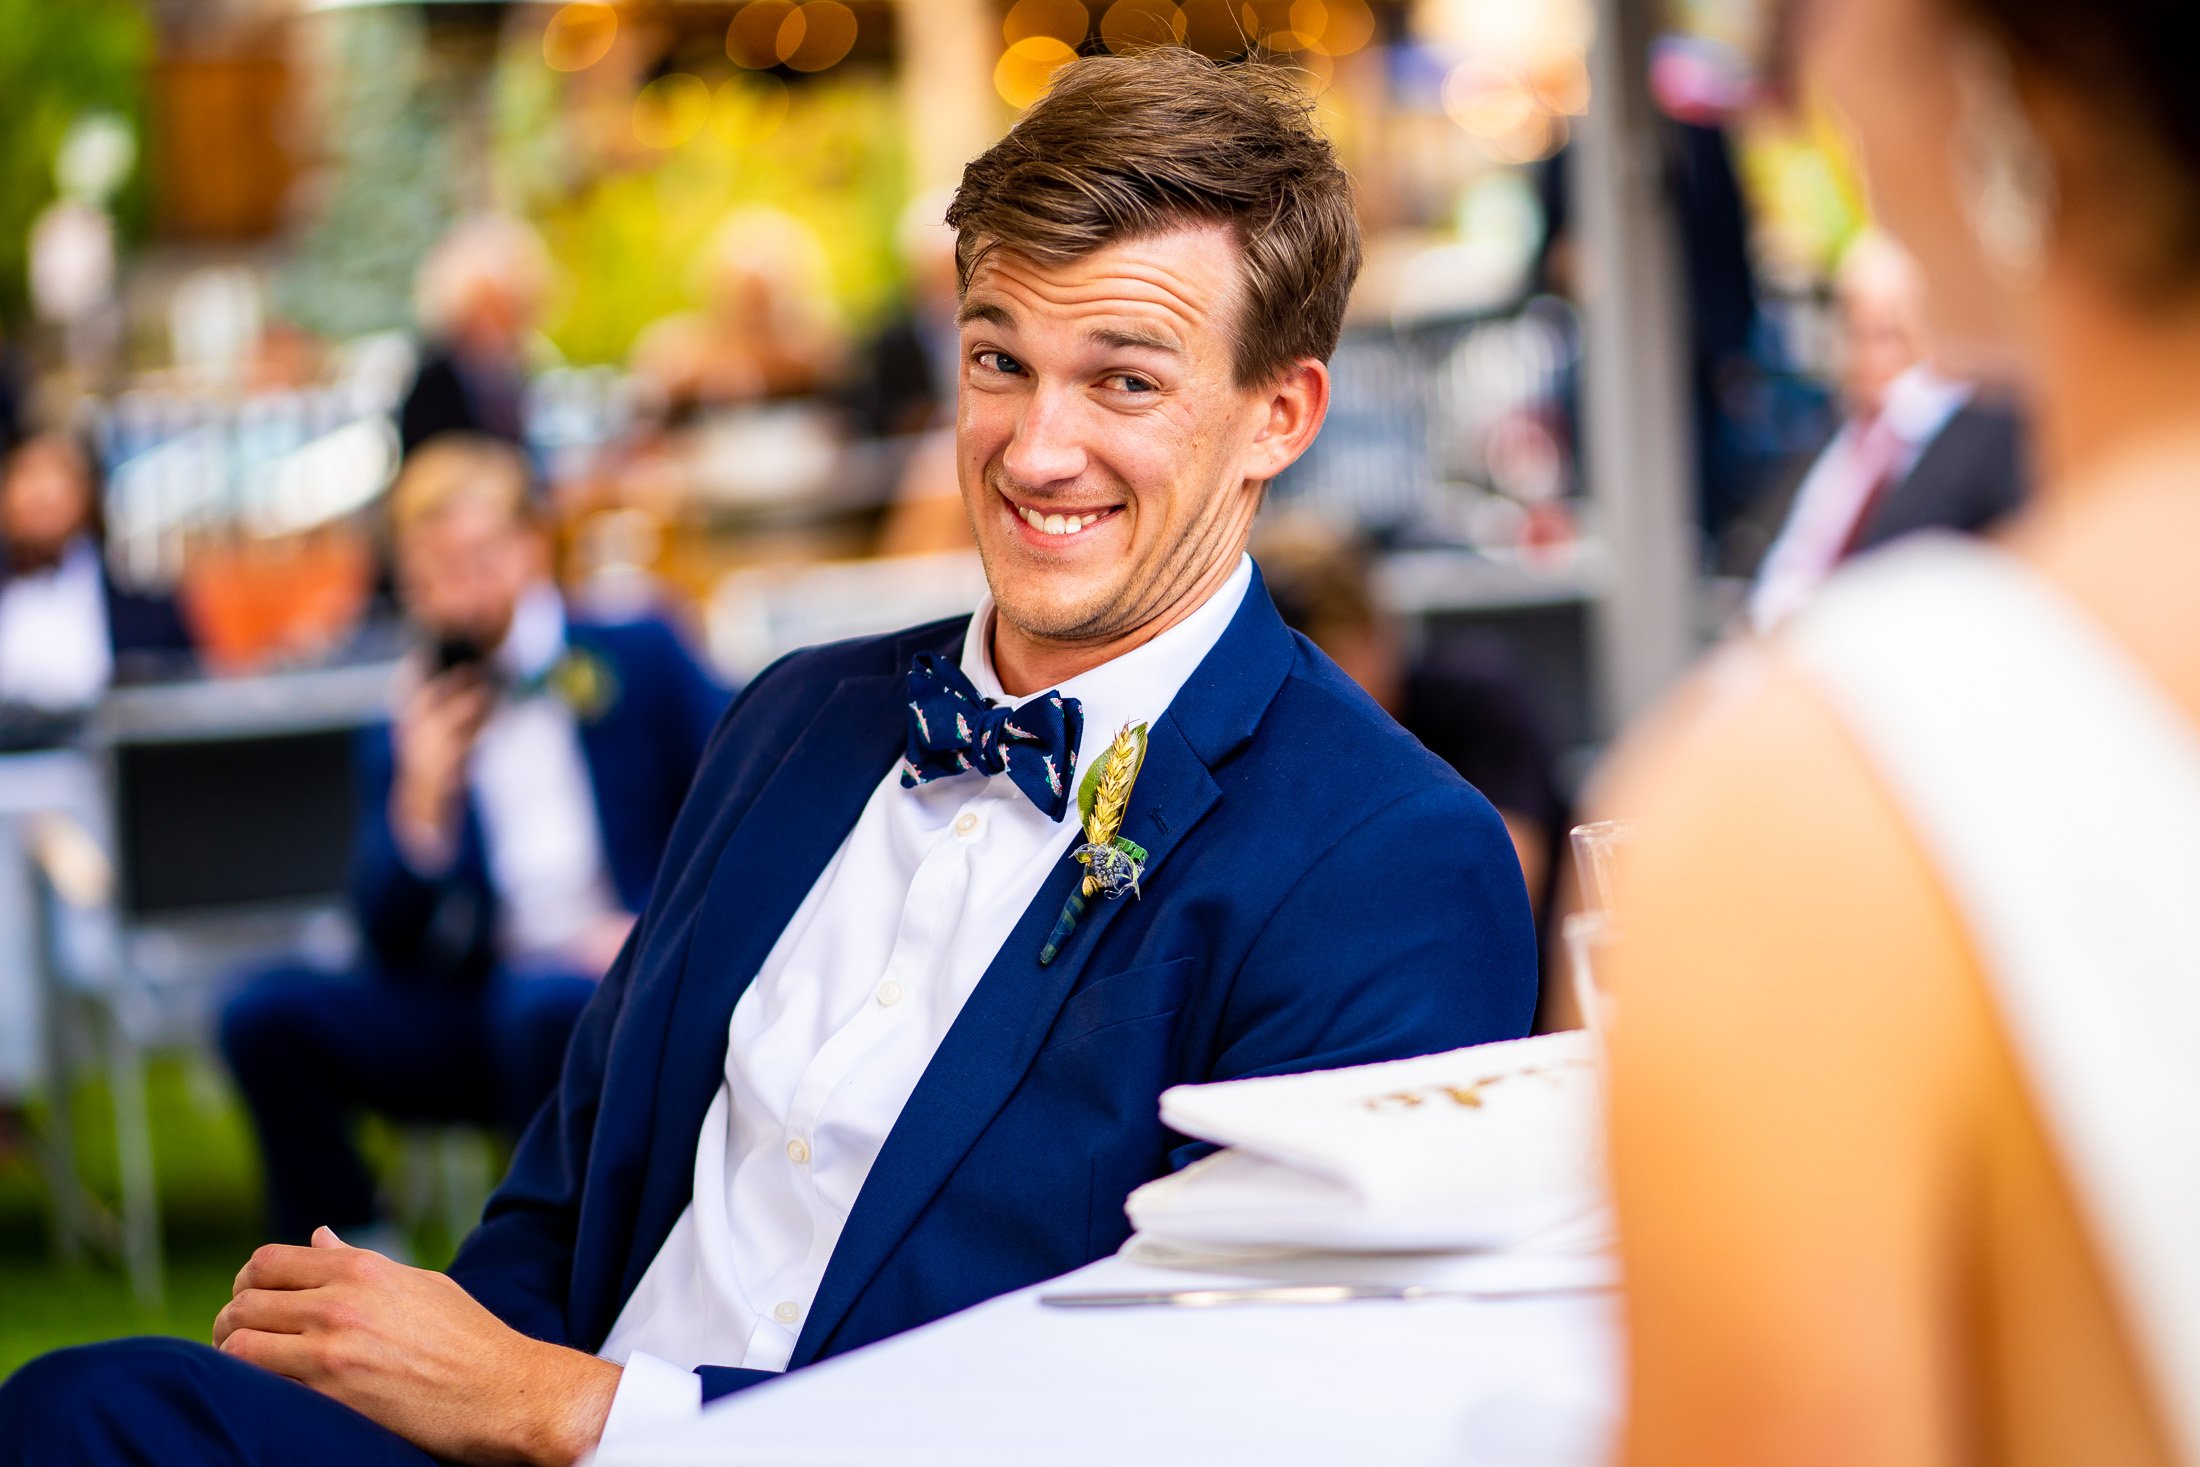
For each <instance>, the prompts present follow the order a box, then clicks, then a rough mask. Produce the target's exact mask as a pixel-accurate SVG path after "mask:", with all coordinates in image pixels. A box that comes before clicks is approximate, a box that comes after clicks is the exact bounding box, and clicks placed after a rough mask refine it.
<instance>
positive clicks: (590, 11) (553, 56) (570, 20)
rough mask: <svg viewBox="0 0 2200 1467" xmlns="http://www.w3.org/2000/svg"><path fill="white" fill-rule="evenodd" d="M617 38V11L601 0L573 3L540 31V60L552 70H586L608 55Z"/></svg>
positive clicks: (554, 16) (564, 7)
mask: <svg viewBox="0 0 2200 1467" xmlns="http://www.w3.org/2000/svg"><path fill="white" fill-rule="evenodd" d="M618 37H619V12H618V11H616V10H613V9H612V8H611V7H610V6H609V5H607V4H605V3H604V0H576V3H574V4H572V5H566V6H563V7H561V8H560V9H559V10H558V12H557V14H555V15H553V16H551V17H550V24H549V25H547V26H545V27H544V28H543V32H542V59H543V62H544V64H545V65H547V66H548V67H549V68H550V69H551V70H552V71H586V70H587V69H588V68H589V67H591V66H594V65H595V64H596V63H597V62H599V61H601V60H603V59H604V57H605V56H606V55H607V54H609V52H610V50H611V43H612V42H613V41H615V40H617V39H618Z"/></svg>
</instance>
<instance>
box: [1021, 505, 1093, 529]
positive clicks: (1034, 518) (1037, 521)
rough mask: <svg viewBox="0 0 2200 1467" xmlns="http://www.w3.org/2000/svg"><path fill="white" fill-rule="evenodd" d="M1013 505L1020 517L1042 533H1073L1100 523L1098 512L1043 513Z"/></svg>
mask: <svg viewBox="0 0 2200 1467" xmlns="http://www.w3.org/2000/svg"><path fill="white" fill-rule="evenodd" d="M1011 507H1012V508H1013V509H1014V510H1015V511H1016V514H1017V517H1018V518H1019V519H1021V520H1022V521H1023V522H1024V523H1025V524H1027V525H1029V526H1031V528H1033V529H1034V530H1037V531H1038V532H1039V533H1040V534H1042V535H1073V534H1075V533H1077V531H1079V530H1082V529H1087V528H1089V527H1090V526H1093V525H1096V524H1098V523H1100V516H1099V515H1096V514H1081V515H1061V514H1041V513H1039V511H1037V510H1035V509H1031V508H1028V507H1027V506H1025V505H1021V504H1018V505H1013V506H1011Z"/></svg>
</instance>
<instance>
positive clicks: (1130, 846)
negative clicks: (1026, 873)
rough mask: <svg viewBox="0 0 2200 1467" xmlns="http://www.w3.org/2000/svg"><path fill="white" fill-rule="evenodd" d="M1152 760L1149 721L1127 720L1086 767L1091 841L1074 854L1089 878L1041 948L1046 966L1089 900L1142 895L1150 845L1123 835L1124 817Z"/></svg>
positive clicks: (1081, 804) (1085, 810)
mask: <svg viewBox="0 0 2200 1467" xmlns="http://www.w3.org/2000/svg"><path fill="white" fill-rule="evenodd" d="M1145 762H1146V725H1144V724H1143V723H1132V724H1125V725H1124V727H1123V731H1122V732H1121V733H1119V734H1117V735H1116V736H1115V742H1113V743H1111V744H1110V745H1108V752H1107V753H1106V754H1104V755H1102V756H1101V757H1100V759H1098V760H1097V761H1096V762H1095V763H1094V764H1093V766H1092V768H1091V769H1090V770H1088V771H1086V774H1085V778H1084V782H1083V783H1082V784H1080V785H1079V786H1078V787H1077V813H1078V814H1079V815H1080V816H1082V817H1083V820H1084V826H1085V842H1084V844H1083V845H1080V846H1079V847H1077V849H1076V850H1074V851H1072V852H1070V854H1071V855H1072V856H1073V857H1075V858H1076V860H1077V863H1078V864H1079V865H1081V866H1083V867H1084V868H1085V879H1084V880H1083V881H1082V882H1080V883H1079V884H1078V887H1077V889H1076V890H1075V891H1073V892H1071V893H1070V894H1069V900H1068V901H1066V902H1064V903H1063V904H1062V915H1061V916H1060V917H1057V918H1056V919H1055V922H1054V931H1053V933H1052V935H1050V936H1049V937H1048V938H1047V945H1046V946H1045V947H1043V948H1041V949H1039V963H1040V966H1042V967H1044V966H1045V965H1046V964H1048V963H1051V962H1053V961H1054V955H1055V954H1056V953H1058V952H1060V951H1061V949H1062V944H1063V943H1065V942H1067V941H1068V940H1069V935H1070V934H1071V933H1072V932H1075V931H1076V930H1077V919H1078V918H1080V917H1082V916H1084V915H1085V903H1086V902H1088V901H1090V900H1091V899H1092V898H1093V897H1096V896H1106V897H1110V898H1113V897H1119V896H1121V895H1123V893H1125V892H1129V893H1131V894H1132V895H1133V896H1136V895H1138V879H1139V877H1141V876H1143V875H1144V874H1145V871H1146V848H1145V847H1144V846H1142V845H1140V844H1138V842H1136V841H1134V840H1132V839H1131V838H1130V837H1129V836H1126V835H1124V834H1123V833H1122V830H1123V815H1124V812H1125V811H1126V810H1128V809H1129V808H1130V803H1131V788H1132V786H1134V785H1135V784H1137V782H1138V770H1139V766H1140V765H1142V764H1144V763H1145Z"/></svg>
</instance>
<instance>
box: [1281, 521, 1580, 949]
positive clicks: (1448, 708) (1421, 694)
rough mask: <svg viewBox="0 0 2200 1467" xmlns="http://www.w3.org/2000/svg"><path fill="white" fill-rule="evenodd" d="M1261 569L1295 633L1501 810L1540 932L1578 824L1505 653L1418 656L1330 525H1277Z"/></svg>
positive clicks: (1461, 650) (1357, 543)
mask: <svg viewBox="0 0 2200 1467" xmlns="http://www.w3.org/2000/svg"><path fill="white" fill-rule="evenodd" d="M1253 558H1254V559H1255V560H1256V561H1257V562H1258V563H1259V565H1260V569H1261V574H1262V575H1263V576H1265V577H1267V580H1268V590H1269V594H1270V595H1272V596H1274V597H1275V599H1276V609H1277V610H1278V611H1280V612H1281V613H1283V619H1284V621H1285V622H1286V623H1287V624H1288V625H1289V626H1290V627H1291V628H1292V630H1294V631H1297V632H1301V633H1304V634H1305V636H1306V637H1307V639H1308V640H1309V641H1311V642H1313V644H1314V645H1315V646H1317V647H1319V648H1321V649H1322V651H1324V652H1326V653H1328V654H1329V656H1330V658H1331V659H1332V660H1334V661H1335V662H1336V664H1337V665H1338V666H1339V667H1342V668H1343V669H1344V670H1345V671H1346V672H1347V673H1348V674H1350V675H1351V678H1352V680H1353V681H1354V682H1356V683H1358V684H1359V685H1360V686H1361V688H1363V689H1364V690H1366V692H1367V694H1368V696H1369V697H1371V698H1373V699H1374V700H1375V701H1376V702H1377V703H1379V704H1381V705H1382V707H1383V711H1384V712H1386V713H1388V714H1390V716H1391V717H1393V718H1395V719H1397V720H1398V722H1399V723H1401V724H1403V725H1404V726H1405V730H1406V732H1408V733H1410V734H1412V735H1413V736H1414V737H1415V738H1417V739H1419V740H1420V741H1421V742H1422V744H1423V745H1424V746H1426V747H1427V748H1428V750H1429V751H1430V752H1431V753H1433V754H1435V755H1436V756H1437V757H1438V758H1440V759H1442V760H1443V761H1444V762H1445V763H1446V764H1449V765H1450V766H1451V767H1452V768H1453V769H1455V770H1457V771H1458V772H1459V775H1460V777H1461V778H1462V779H1464V780H1466V782H1467V783H1469V784H1471V785H1473V786H1474V787H1475V788H1476V789H1478V790H1480V791H1481V792H1482V794H1483V796H1484V797H1485V798H1487V799H1488V800H1489V802H1490V803H1491V804H1493V805H1495V806H1496V807H1497V813H1498V814H1500V815H1502V816H1504V818H1505V829H1506V831H1507V833H1508V834H1510V835H1511V836H1512V843H1513V849H1514V850H1515V851H1516V852H1517V853H1518V854H1519V857H1520V870H1521V873H1522V874H1523V875H1524V876H1525V877H1526V878H1527V885H1528V899H1529V902H1530V903H1531V905H1533V907H1534V909H1535V913H1536V916H1537V918H1538V920H1539V921H1540V920H1541V919H1542V918H1543V917H1544V916H1545V915H1546V914H1547V913H1548V912H1549V911H1550V909H1551V906H1552V896H1553V894H1554V892H1555V890H1556V887H1557V883H1558V877H1559V863H1560V858H1561V857H1562V856H1563V854H1564V852H1565V842H1566V831H1567V829H1568V828H1569V827H1570V826H1571V825H1572V823H1573V821H1572V818H1571V816H1570V814H1569V805H1568V801H1567V799H1566V796H1565V794H1564V793H1563V792H1562V791H1561V790H1560V788H1559V783H1558V777H1557V773H1556V768H1557V750H1556V748H1555V747H1554V745H1553V743H1552V740H1551V737H1550V735H1549V733H1548V732H1547V731H1546V730H1545V728H1544V726H1543V721H1542V718H1541V716H1540V715H1539V714H1538V713H1537V711H1536V707H1535V698H1534V695H1533V693H1532V691H1531V690H1530V689H1529V688H1528V687H1527V686H1526V683H1525V681H1524V679H1523V678H1522V677H1521V675H1520V673H1519V671H1518V670H1517V669H1516V668H1514V667H1513V666H1511V665H1510V660H1509V658H1508V657H1507V656H1506V654H1505V651H1504V649H1503V648H1502V647H1500V646H1497V645H1495V644H1494V643H1491V642H1489V641H1487V640H1485V641H1482V642H1479V643H1473V644H1466V645H1459V646H1449V647H1446V648H1444V649H1443V650H1441V651H1439V652H1436V653H1433V654H1430V653H1423V654H1421V655H1415V654H1414V653H1413V652H1412V650H1411V649H1410V648H1409V646H1408V644H1407V637H1406V631H1405V628H1403V627H1401V626H1400V625H1399V624H1398V620H1397V618H1396V617H1394V616H1392V615H1391V614H1390V613H1389V612H1388V611H1387V610H1385V609H1384V608H1383V606H1382V605H1381V603H1380V602H1379V601H1378V600H1377V598H1376V593H1375V580H1374V569H1375V567H1374V557H1373V555H1372V554H1371V552H1370V550H1369V548H1368V546H1367V545H1366V543H1365V542H1364V541H1362V540H1360V539H1358V538H1357V537H1355V536H1353V535H1350V534H1348V533H1346V532H1345V531H1343V530H1341V529H1338V528H1336V527H1335V526H1333V525H1331V524H1330V523H1328V522H1327V521H1324V520H1320V519H1317V518H1314V517H1312V516H1307V515H1293V516H1286V517H1279V518H1277V519H1274V520H1271V521H1269V522H1268V523H1267V524H1265V525H1263V526H1262V528H1261V531H1260V533H1259V534H1258V535H1257V536H1256V537H1255V538H1254V541H1253Z"/></svg>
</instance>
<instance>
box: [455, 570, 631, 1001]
mask: <svg viewBox="0 0 2200 1467" xmlns="http://www.w3.org/2000/svg"><path fill="white" fill-rule="evenodd" d="M565 645H566V644H565V605H564V603H563V602H562V601H561V600H560V599H559V597H558V593H557V591H556V590H555V589H553V588H552V587H549V586H536V587H534V588H533V589H531V590H529V591H528V592H527V593H526V594H525V595H524V596H522V597H521V598H520V602H519V605H518V606H517V607H516V608H515V609H514V611H513V613H512V626H511V629H510V630H509V631H507V632H506V633H505V636H504V641H503V642H502V643H501V644H499V646H498V647H497V650H496V654H495V660H496V663H497V665H498V668H499V669H500V671H501V672H502V673H503V674H504V676H505V677H506V678H508V679H510V681H511V682H512V683H513V684H514V685H516V686H526V685H528V684H530V683H533V682H535V681H536V680H538V679H539V678H541V677H542V675H543V674H544V673H545V672H547V671H548V670H549V668H550V666H551V664H553V663H555V662H556V661H557V660H558V659H559V658H560V657H562V656H564V655H565ZM466 779H467V787H468V790H469V791H470V793H471V794H472V795H473V799H474V809H475V811H476V812H477V813H478V814H479V815H480V817H481V841H482V845H483V847H484V850H485V854H486V856H487V858H488V863H489V881H490V884H491V885H492V886H493V887H494V888H495V889H496V893H497V905H498V910H499V913H500V922H501V931H500V932H499V933H498V937H499V939H500V943H501V950H502V951H503V953H504V955H505V957H506V958H508V959H512V958H516V959H519V960H521V961H526V960H529V959H543V960H549V961H556V960H558V959H559V957H560V956H561V955H562V954H563V953H564V951H565V950H566V948H567V945H568V944H569V943H571V942H572V941H573V940H574V939H576V938H578V937H580V936H581V935H582V934H583V933H585V932H587V931H588V930H589V928H590V926H591V925H592V924H594V923H595V922H596V921H598V920H599V919H600V918H603V917H605V916H608V915H609V914H611V913H612V912H614V911H616V910H617V907H618V902H617V898H616V897H615V896H614V895H613V893H612V889H611V881H610V877H609V874H608V870H607V868H606V867H605V865H604V853H603V827H602V825H601V824H600V823H599V820H598V815H597V810H596V786H595V783H594V781H592V780H591V779H590V778H589V774H588V760H587V757H586V756H585V755H584V754H583V753H582V751H581V739H580V728H579V726H578V725H577V724H576V723H575V722H574V720H573V710H572V709H571V708H569V707H567V706H566V704H565V702H564V701H563V700H562V699H560V698H559V697H558V696H557V695H556V694H555V693H553V692H551V691H549V690H548V689H542V688H537V689H535V690H534V691H532V692H529V693H526V694H523V695H518V696H506V697H504V698H502V699H501V700H500V701H499V702H498V704H497V707H496V709H495V711H494V712H492V713H491V714H490V715H489V719H488V722H486V723H484V724H483V725H482V727H481V732H480V734H479V735H477V736H476V738H475V740H474V748H473V753H472V755H471V757H470V758H469V760H468V763H467V770H466Z"/></svg>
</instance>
